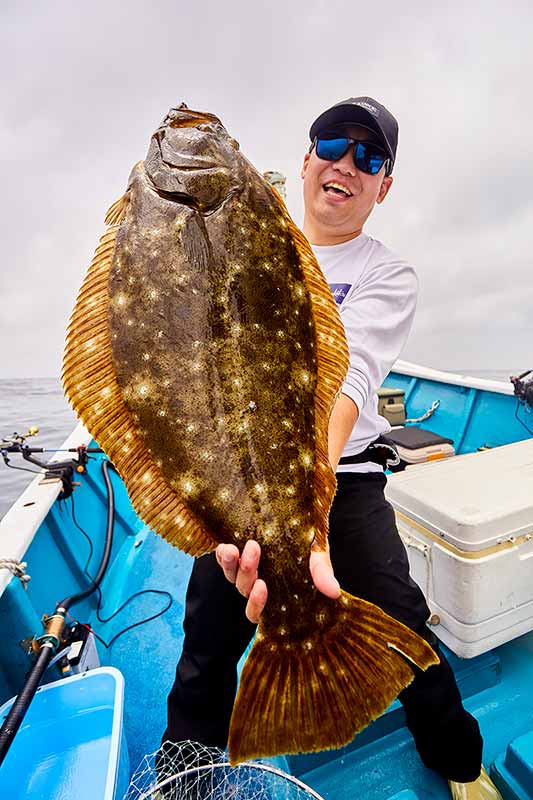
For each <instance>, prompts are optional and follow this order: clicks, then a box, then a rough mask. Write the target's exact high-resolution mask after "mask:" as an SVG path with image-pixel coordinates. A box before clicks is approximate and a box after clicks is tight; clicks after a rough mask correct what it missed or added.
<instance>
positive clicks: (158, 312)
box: [63, 107, 436, 763]
mask: <svg viewBox="0 0 533 800" xmlns="http://www.w3.org/2000/svg"><path fill="white" fill-rule="evenodd" d="M106 221H107V223H108V225H109V228H108V231H107V232H106V233H105V234H104V236H103V237H102V239H101V242H100V245H99V247H98V248H97V251H96V254H95V257H94V259H93V262H92V263H91V266H90V268H89V271H88V273H87V276H86V279H85V281H84V284H83V286H82V289H81V291H80V295H79V297H78V301H77V303H76V307H75V309H74V312H73V315H72V318H71V322H70V326H69V331H68V335H67V346H66V350H65V359H64V372H63V378H64V385H65V390H66V392H67V395H68V396H69V398H70V399H71V402H72V404H73V406H74V408H75V409H76V411H77V412H78V414H79V415H80V417H81V419H82V420H83V421H84V422H85V424H86V425H87V427H88V429H89V430H90V431H91V433H92V434H93V436H94V437H95V438H96V439H97V440H98V441H99V442H100V444H101V446H102V447H103V448H104V450H105V451H106V453H108V455H109V457H110V458H111V459H112V460H113V462H114V463H115V465H116V467H117V469H118V470H119V472H120V474H121V476H122V478H123V480H124V483H125V485H126V488H127V489H128V493H129V495H130V499H131V502H132V505H133V507H134V508H135V510H136V511H137V513H138V514H139V515H140V516H141V517H142V518H143V519H144V521H145V522H146V523H147V524H148V525H150V526H151V527H152V528H153V529H154V530H155V531H156V532H157V533H159V534H160V535H162V536H164V537H165V538H166V539H167V540H168V541H170V542H172V543H173V544H175V545H176V546H178V547H180V548H182V549H183V550H185V551H186V552H189V553H191V554H192V555H201V554H202V553H205V552H209V551H212V550H213V549H214V548H215V547H216V544H217V543H218V542H233V543H235V544H237V545H238V546H239V547H241V546H242V545H243V544H244V542H245V541H246V540H247V539H249V538H254V539H256V540H257V541H258V542H259V543H260V545H261V548H262V559H261V574H262V577H264V578H265V580H266V581H267V584H268V586H269V600H268V603H267V607H266V609H265V611H264V613H263V615H262V619H261V623H260V626H259V630H258V634H257V637H256V641H255V643H254V645H253V648H252V650H251V652H250V655H249V657H248V659H247V661H246V664H245V666H244V669H243V673H242V678H241V684H240V689H239V693H238V696H237V700H236V705H235V709H234V713H233V716H232V721H231V728H230V742H229V749H230V759H231V761H232V763H236V762H238V761H241V760H244V759H246V758H252V757H255V756H267V755H275V754H278V753H295V752H302V751H310V750H318V749H323V748H325V747H339V746H341V745H342V744H345V743H346V742H347V741H349V740H350V739H351V738H352V737H353V735H354V734H355V732H356V731H357V730H359V729H361V727H364V725H366V724H368V722H370V721H371V720H372V719H373V718H375V717H376V716H377V715H378V714H380V713H381V712H382V711H384V710H385V708H386V707H387V705H388V704H389V703H390V702H391V700H392V699H393V698H394V697H395V696H396V695H397V694H398V693H399V691H401V689H403V688H404V687H405V686H406V685H407V684H408V683H409V682H410V680H412V671H411V670H410V668H409V667H408V666H407V664H406V662H405V660H404V658H403V657H402V656H401V655H399V652H400V653H402V654H404V655H406V656H407V658H409V659H411V660H412V661H414V662H415V663H416V664H418V666H420V667H421V668H427V667H428V666H429V665H430V664H432V663H435V660H436V659H435V656H434V654H433V652H432V651H431V648H429V646H428V645H427V644H426V643H425V642H423V641H422V640H421V639H419V637H417V636H416V635H415V634H413V633H412V632H411V631H409V630H408V629H407V628H405V627H404V626H403V625H401V624H400V623H397V622H396V621H394V620H392V619H391V618H390V617H387V616H386V615H385V614H383V612H381V611H380V610H379V609H377V608H376V607H375V606H372V605H371V604H369V603H365V602H364V601H362V600H359V599H357V598H353V597H351V596H350V595H348V594H347V593H345V592H343V593H342V595H341V598H340V599H339V600H338V601H337V600H330V599H328V598H326V597H324V596H322V595H321V594H319V593H318V592H317V591H316V589H315V587H314V586H313V584H312V582H311V579H310V575H309V566H308V560H309V551H310V547H311V544H312V542H313V541H314V542H315V543H316V544H317V545H318V546H320V547H322V548H324V547H326V545H327V515H328V511H329V507H330V505H331V501H332V498H333V494H334V491H335V478H334V474H333V472H332V470H331V467H330V465H329V463H328V459H327V427H328V420H329V415H330V412H331V408H332V406H333V403H334V401H335V398H336V396H337V394H338V392H339V390H340V387H341V385H342V382H343V379H344V375H345V372H346V369H347V365H348V351H347V345H346V340H345V337H344V332H343V329H342V324H341V322H340V318H339V316H338V311H337V307H336V304H335V302H334V300H333V298H332V296H331V293H330V291H329V288H328V286H327V283H326V281H325V278H324V276H323V275H322V273H321V272H320V269H319V267H318V264H317V263H316V260H315V258H314V256H313V253H312V251H311V248H310V246H309V244H308V243H307V242H306V240H305V237H304V236H303V234H301V232H300V231H298V229H297V228H296V226H295V225H294V223H293V222H292V220H291V219H290V217H289V215H288V212H287V210H286V209H285V206H284V204H283V201H282V200H281V198H280V197H279V196H278V195H277V194H276V193H275V191H274V190H273V189H272V188H271V187H270V186H269V185H268V184H267V183H266V182H265V181H264V180H263V178H262V177H261V176H260V175H259V174H258V173H257V172H256V170H255V169H254V168H253V167H252V166H251V164H250V163H249V162H248V161H247V160H246V159H245V158H244V156H243V155H242V154H241V153H240V151H239V148H238V145H237V143H236V142H235V140H234V139H232V138H231V137H230V136H229V135H228V133H227V131H226V130H225V128H224V127H223V125H222V123H221V122H220V120H218V119H217V118H216V117H214V116H213V115H211V114H207V113H204V112H195V111H191V110H189V109H187V108H185V107H179V108H176V109H171V111H170V112H169V114H168V115H167V116H166V117H165V119H164V120H163V123H162V124H161V126H160V127H159V129H158V130H157V131H156V133H155V134H154V136H153V137H152V141H151V144H150V149H149V152H148V156H147V158H146V161H145V162H141V163H139V164H138V165H137V166H136V167H134V169H133V171H132V174H131V177H130V181H129V185H128V189H127V191H126V194H125V195H124V197H123V198H121V200H119V201H117V203H115V204H114V205H113V206H112V207H111V209H110V211H109V212H108V216H107V218H106Z"/></svg>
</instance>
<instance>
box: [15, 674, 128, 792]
mask: <svg viewBox="0 0 533 800" xmlns="http://www.w3.org/2000/svg"><path fill="white" fill-rule="evenodd" d="M13 701H14V698H13V699H11V700H9V701H8V702H7V703H5V704H4V705H3V706H2V708H0V723H2V722H3V721H4V719H5V717H6V715H7V713H8V712H9V709H10V708H11V705H12V703H13ZM123 704H124V678H123V677H122V674H121V673H120V672H119V671H118V670H117V669H115V668H114V667H100V668H99V669H95V670H91V671H89V672H86V673H84V674H83V675H74V676H72V677H70V678H64V679H63V680H59V681H55V682H54V683H49V684H47V685H46V686H42V687H41V688H40V689H39V690H38V691H37V693H36V695H35V697H34V699H33V702H32V704H31V706H30V708H29V709H28V712H27V714H26V717H25V719H24V722H23V723H22V725H21V727H20V730H19V732H18V733H17V736H16V738H15V739H14V741H13V744H12V745H11V749H10V751H9V753H8V754H7V756H6V759H5V761H4V763H3V765H2V767H0V797H1V798H6V800H7V798H9V800H37V798H39V800H42V799H43V798H46V800H67V798H68V800H72V798H74V797H75V798H76V800H122V797H123V796H124V793H125V792H126V789H127V787H128V781H129V758H128V749H127V745H126V741H125V738H124V732H123V725H122V710H123Z"/></svg>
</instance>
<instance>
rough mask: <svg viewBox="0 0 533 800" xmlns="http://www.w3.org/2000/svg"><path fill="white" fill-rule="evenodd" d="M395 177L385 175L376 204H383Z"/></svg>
mask: <svg viewBox="0 0 533 800" xmlns="http://www.w3.org/2000/svg"><path fill="white" fill-rule="evenodd" d="M392 181H393V177H392V175H385V177H384V178H383V180H382V182H381V186H380V188H379V194H378V196H377V198H376V203H382V202H383V201H384V200H385V198H386V196H387V195H388V193H389V189H390V187H391V186H392Z"/></svg>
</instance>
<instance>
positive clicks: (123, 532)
mask: <svg viewBox="0 0 533 800" xmlns="http://www.w3.org/2000/svg"><path fill="white" fill-rule="evenodd" d="M523 377H524V376H522V378H523ZM529 391H530V385H529V383H528V382H527V379H526V380H525V381H523V380H518V379H517V382H515V385H514V386H513V385H512V384H511V383H502V382H498V381H489V380H484V379H481V378H472V377H468V376H464V375H453V374H450V373H445V372H439V371H436V370H433V369H427V368H423V367H420V366H418V365H414V364H410V363H408V362H403V361H399V362H397V363H396V365H395V367H394V369H393V371H392V372H391V373H390V375H389V376H388V377H387V379H386V381H385V384H384V386H383V390H382V391H381V393H380V394H381V397H380V403H382V407H383V413H384V414H385V415H386V416H387V415H389V418H390V419H391V420H392V421H393V423H397V425H395V427H394V429H393V434H394V433H395V432H397V431H400V434H401V435H404V434H403V433H401V432H402V431H404V432H405V431H407V432H408V435H411V434H412V432H413V431H415V432H416V431H418V432H420V430H422V432H423V433H426V434H428V433H429V434H431V435H430V436H429V439H428V437H427V435H426V440H425V441H415V442H414V445H413V443H411V444H409V441H403V443H400V446H399V448H398V449H399V452H400V457H401V459H402V460H403V462H404V463H403V464H402V465H401V466H405V464H406V463H407V464H408V465H409V466H408V467H407V469H405V470H402V471H401V472H396V473H393V474H391V476H390V478H389V485H388V493H389V499H390V500H391V502H392V503H393V505H394V507H395V510H396V513H397V517H398V522H399V529H400V533H401V535H402V537H403V538H404V541H405V543H406V546H407V548H408V552H409V556H410V559H411V565H412V570H413V573H414V575H415V578H416V579H417V580H418V581H419V582H420V583H421V585H422V587H423V588H424V589H425V591H426V595H427V597H428V603H429V606H430V608H431V611H432V617H431V619H430V624H432V625H433V626H434V630H435V632H436V634H437V635H438V636H439V637H440V639H441V640H442V641H443V642H444V645H445V647H447V654H448V656H449V659H450V662H451V664H452V666H453V668H454V670H455V672H456V676H457V680H458V684H459V687H460V689H461V692H462V696H463V699H464V701H465V705H466V707H467V709H468V710H469V711H470V712H471V713H473V714H474V715H475V716H476V718H477V719H478V721H479V724H480V727H481V730H482V733H483V736H484V740H485V751H484V762H485V765H486V767H487V769H488V770H489V771H490V773H491V776H492V778H493V780H494V781H495V783H496V784H497V785H498V787H499V789H500V791H501V793H502V796H503V797H504V798H505V800H511V798H513V800H533V685H532V680H531V676H532V675H533V666H532V665H533V633H532V632H531V631H532V630H533V414H530V408H531V402H530V401H531V395H530V394H529V393H528V392H529ZM409 431H411V433H409ZM420 435H421V434H420V433H417V436H418V437H420ZM400 438H401V437H400ZM415 438H416V437H415ZM422 438H424V437H422ZM9 444H10V443H9V442H3V443H2V447H3V449H4V452H7V449H6V448H8V445H9ZM11 445H12V449H11V451H10V452H11V453H13V452H15V451H17V452H19V453H21V452H22V449H23V448H24V447H26V448H30V442H29V440H27V439H23V437H20V440H19V442H18V444H17V443H16V442H15V443H14V442H13V441H11ZM31 451H32V456H31V457H33V458H35V459H37V461H39V458H38V455H37V454H36V452H35V451H36V448H31ZM65 451H67V452H66V453H65ZM28 454H29V450H28V451H27V453H26V455H28ZM14 457H15V456H11V458H14ZM391 466H392V467H393V469H394V466H393V465H392V464H391ZM103 554H104V556H105V561H106V566H105V570H104V571H103V573H102V575H99V577H100V580H99V588H98V590H97V591H93V592H92V593H90V594H87V595H86V596H84V592H85V590H87V587H88V586H90V585H91V584H92V581H93V579H95V574H96V573H97V572H99V571H100V572H101V569H100V567H101V565H102V563H103V562H102V559H103ZM191 566H192V559H191V558H190V557H188V556H186V555H184V554H183V553H181V552H180V551H178V550H176V549H174V548H172V547H171V546H170V545H169V544H168V543H166V542H165V541H164V540H162V539H161V538H159V537H157V536H156V535H155V534H153V532H152V531H151V530H149V529H148V528H147V527H146V526H145V525H144V524H143V523H142V522H141V520H140V519H139V518H138V517H137V515H136V514H135V512H134V511H133V509H132V507H131V505H130V503H129V500H128V496H127V494H126V491H125V488H124V485H123V484H122V482H121V480H120V478H119V476H118V475H117V474H116V473H114V472H113V471H112V469H108V467H107V466H106V459H105V456H104V455H103V454H102V453H100V452H98V445H97V443H96V442H94V441H91V437H90V435H89V434H88V433H87V431H86V430H85V429H84V428H83V426H81V425H80V426H78V427H77V428H76V429H75V430H74V431H73V433H72V434H71V435H70V436H69V437H68V439H67V441H66V442H65V443H64V444H63V445H62V446H61V448H60V450H59V451H58V452H57V453H56V455H54V457H53V458H52V461H51V462H50V464H49V466H48V470H47V472H46V473H44V472H43V473H42V474H41V475H39V476H37V477H36V478H35V479H34V480H33V482H32V483H31V484H30V485H29V486H28V488H27V489H26V490H25V491H24V492H23V493H22V495H21V496H20V497H19V498H18V500H17V501H16V502H15V503H14V505H13V507H12V508H11V509H10V510H9V512H8V513H7V514H6V515H5V517H4V518H3V519H2V521H1V522H0V567H1V569H0V623H1V630H2V647H1V650H0V723H2V721H3V720H5V718H6V717H7V715H8V713H9V710H10V708H11V704H12V698H13V697H14V696H16V695H17V694H18V693H19V692H20V691H21V689H22V688H23V686H24V684H25V680H26V676H27V673H28V670H29V668H30V664H31V652H32V649H33V650H35V640H36V639H39V637H43V636H45V637H46V636H47V637H49V641H50V646H51V648H52V649H53V650H54V657H53V658H51V659H50V663H49V665H48V666H47V669H46V670H45V671H44V674H43V677H42V679H41V686H40V688H39V689H38V690H37V691H36V693H35V697H34V698H33V701H32V703H31V705H30V706H29V708H28V710H27V712H26V714H25V716H24V719H23V720H22V721H21V723H20V726H19V728H18V732H17V733H16V735H15V736H14V737H13V741H12V743H11V745H10V749H9V752H8V753H7V756H6V757H5V761H4V763H3V764H2V766H1V767H0V797H6V798H10V800H17V798H27V799H28V800H33V799H34V798H41V797H47V798H49V800H53V799H54V800H55V798H59V797H66V796H69V797H76V798H78V800H85V798H89V797H90V798H91V800H121V798H122V797H123V796H124V794H125V792H126V789H127V785H128V781H129V777H130V774H131V772H132V771H133V770H134V769H135V768H136V766H137V765H138V764H139V763H140V762H141V760H142V758H143V757H144V756H145V754H147V753H150V752H153V751H154V750H156V749H157V747H158V746H159V743H160V737H161V733H162V731H163V729H164V727H165V713H166V696H167V693H168V691H169V689H170V687H171V685H172V682H173V679H174V670H175V665H176V662H177V659H178V656H179V653H180V650H181V642H182V619H183V610H184V602H185V590H186V586H187V581H188V576H189V573H190V570H191ZM67 596H77V597H78V598H79V599H78V601H77V602H76V604H75V605H73V606H72V607H71V609H70V612H69V613H70V620H69V627H68V628H67V632H66V634H65V635H64V636H63V638H62V641H60V642H59V641H58V642H57V643H55V642H53V641H51V638H53V631H52V633H50V630H51V628H50V621H49V620H48V621H47V620H46V619H45V622H46V623H47V624H48V627H47V628H46V629H45V628H43V615H46V614H48V615H52V616H53V612H54V609H55V607H56V604H57V603H58V602H60V601H62V599H63V598H64V597H67ZM117 610H119V611H118V613H116V612H117ZM50 637H51V638H50ZM65 637H66V638H65ZM55 644H57V647H53V645H55ZM2 704H3V705H2ZM282 761H283V764H282V765H283V768H284V770H285V771H286V772H287V773H288V774H290V775H292V776H293V778H294V780H295V781H301V782H303V783H304V784H305V785H307V786H308V787H311V790H312V791H313V792H314V793H315V794H314V795H309V796H320V797H323V798H326V800H344V799H345V798H346V800H348V798H349V800H353V799H354V798H365V800H378V798H379V800H426V798H437V799H439V798H443V800H444V798H447V797H449V793H448V789H447V787H446V784H445V782H444V781H443V780H441V779H440V778H439V777H438V776H436V775H435V774H433V773H431V772H430V771H429V770H426V769H424V767H423V766H422V764H421V763H420V761H419V758H418V756H417V754H416V751H415V749H414V745H413V743H412V740H411V738H410V735H409V733H408V731H407V729H406V728H405V725H404V717H403V711H402V708H401V706H400V704H399V703H398V702H395V703H394V704H393V705H392V706H391V707H390V708H389V709H388V710H387V712H386V713H385V714H383V715H382V716H381V717H380V718H379V719H378V720H376V721H375V722H374V723H373V724H372V725H371V726H369V727H368V728H367V729H366V730H364V731H363V732H362V733H360V734H359V735H358V736H357V737H356V738H355V739H354V741H353V742H352V743H351V744H349V745H347V746H346V747H344V748H342V749H341V750H332V751H327V752H321V753H314V754H307V755H300V756H290V757H288V758H286V759H283V760H282ZM146 796H148V795H146ZM302 796H303V795H302ZM306 796H307V795H306ZM243 797H244V795H243Z"/></svg>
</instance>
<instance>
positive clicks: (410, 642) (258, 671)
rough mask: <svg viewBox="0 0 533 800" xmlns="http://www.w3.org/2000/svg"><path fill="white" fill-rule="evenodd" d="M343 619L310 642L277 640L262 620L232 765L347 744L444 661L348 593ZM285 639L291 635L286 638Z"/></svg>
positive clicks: (341, 606) (238, 714) (239, 705)
mask: <svg viewBox="0 0 533 800" xmlns="http://www.w3.org/2000/svg"><path fill="white" fill-rule="evenodd" d="M331 602H333V603H338V621H337V622H336V623H335V624H334V626H333V627H332V628H329V629H328V630H327V631H326V632H324V631H320V630H319V629H318V628H317V629H316V631H315V632H314V633H313V634H312V636H310V637H309V638H308V639H305V640H304V641H286V642H283V643H282V642H281V641H279V640H276V639H275V638H274V637H273V636H271V635H268V636H267V635H265V632H264V630H262V625H261V624H260V626H259V630H258V633H257V636H256V640H255V642H254V645H253V647H252V649H251V651H250V654H249V656H248V659H247V661H246V663H245V665H244V668H243V671H242V675H241V682H240V687H239V692H238V695H237V700H236V702H235V707H234V710H233V716H232V719H231V725H230V734H229V755H230V761H231V763H232V764H238V763H240V762H241V761H245V760H248V759H251V758H258V757H266V756H273V755H278V754H289V753H303V752H313V751H318V750H325V749H331V748H337V747H342V746H343V745H345V744H347V743H348V742H350V741H351V740H352V739H353V737H354V736H355V734H356V733H357V732H358V731H360V730H362V729H363V728H364V727H365V726H366V725H368V724H369V723H370V722H372V720H374V719H375V718H376V717H378V716H379V715H380V714H382V713H383V712H384V711H385V710H386V709H387V708H388V706H389V705H390V703H391V702H392V701H393V700H394V699H395V698H396V697H397V696H398V694H399V693H400V692H401V691H402V689H405V687H406V686H408V685H409V684H410V683H411V681H412V680H413V677H414V675H413V672H412V670H411V669H410V667H409V666H408V663H407V661H406V659H408V660H409V661H411V662H413V663H414V664H416V666H417V667H419V668H421V669H424V670H425V669H427V668H428V667H430V666H431V665H432V664H437V663H438V658H437V656H436V655H435V653H434V652H433V650H432V649H431V647H430V646H429V645H428V644H427V642H425V641H424V640H423V639H422V638H421V637H420V636H418V635H417V634H416V633H414V632H413V631H412V630H410V629H409V628H407V627H406V626H405V625H402V623H400V622H397V621H396V620H394V619H393V618H392V617H390V616H388V615H387V614H385V613H384V612H383V611H381V609H379V608H378V607H377V606H375V605H373V604H372V603H368V602H366V601H365V600H360V599H359V598H356V597H352V595H349V594H347V593H345V592H343V593H342V594H341V597H340V599H339V600H337V601H331ZM285 638H287V637H285Z"/></svg>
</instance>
